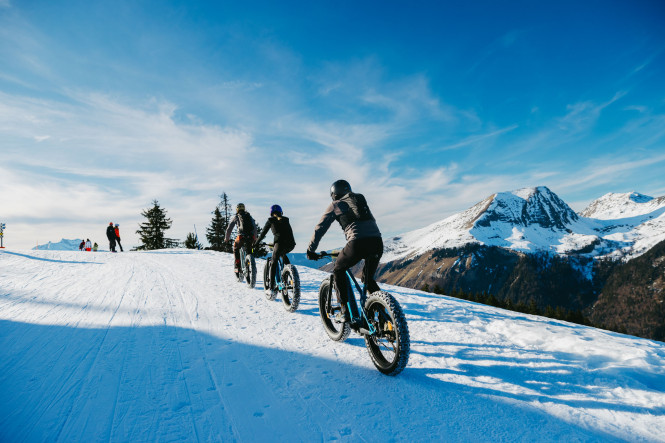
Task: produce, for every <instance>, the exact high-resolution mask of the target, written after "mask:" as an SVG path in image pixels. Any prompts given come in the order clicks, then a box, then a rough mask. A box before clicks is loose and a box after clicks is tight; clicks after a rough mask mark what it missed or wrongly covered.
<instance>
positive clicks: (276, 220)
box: [269, 216, 296, 246]
mask: <svg viewBox="0 0 665 443" xmlns="http://www.w3.org/2000/svg"><path fill="white" fill-rule="evenodd" d="M269 223H270V229H271V231H272V233H273V236H274V242H275V243H280V244H284V245H290V246H295V245H296V241H295V238H294V236H293V229H291V223H290V222H289V218H288V217H284V216H280V217H276V216H272V217H270V219H269Z"/></svg>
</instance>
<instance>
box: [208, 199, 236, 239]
mask: <svg viewBox="0 0 665 443" xmlns="http://www.w3.org/2000/svg"><path fill="white" fill-rule="evenodd" d="M219 197H220V199H221V201H220V203H219V205H217V207H216V208H215V210H214V211H213V212H212V214H213V217H212V221H211V222H210V227H208V228H207V229H206V238H207V239H208V242H209V243H210V249H212V250H214V251H221V252H233V243H232V242H231V241H230V240H229V241H228V242H225V241H224V236H225V235H226V228H227V227H228V226H229V223H230V222H231V216H232V212H231V202H230V201H229V196H228V195H227V194H226V192H222V195H220V196H219Z"/></svg>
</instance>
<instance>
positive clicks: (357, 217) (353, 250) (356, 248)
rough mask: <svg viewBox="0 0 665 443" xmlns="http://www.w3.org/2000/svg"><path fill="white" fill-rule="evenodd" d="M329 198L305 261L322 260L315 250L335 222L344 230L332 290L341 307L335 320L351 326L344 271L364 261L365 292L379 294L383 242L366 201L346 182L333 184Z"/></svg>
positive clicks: (315, 229) (341, 181)
mask: <svg viewBox="0 0 665 443" xmlns="http://www.w3.org/2000/svg"><path fill="white" fill-rule="evenodd" d="M330 197H331V198H332V200H333V201H332V203H330V205H328V208H326V210H325V212H324V213H323V216H322V217H321V220H320V221H319V224H318V225H316V228H314V235H313V236H312V240H311V241H310V243H309V246H308V247H307V258H308V259H310V260H318V259H319V258H321V257H320V256H319V255H318V254H317V253H316V248H317V247H318V246H319V242H320V241H321V239H322V238H323V236H324V235H325V233H326V232H327V231H328V228H330V225H331V224H332V223H333V222H334V221H335V220H337V221H338V222H339V224H340V226H341V227H342V229H343V230H344V235H345V236H346V242H347V243H346V245H345V246H344V249H342V251H341V252H340V253H339V256H338V257H337V260H336V261H335V267H334V269H333V275H334V276H335V289H336V290H337V297H338V298H339V302H340V305H341V312H339V313H338V314H337V316H338V317H337V320H338V321H345V322H349V323H350V316H349V311H348V308H347V303H348V298H349V292H348V291H349V288H348V284H349V283H348V281H349V280H348V278H347V277H346V270H347V269H349V268H351V267H352V266H354V265H355V264H357V263H359V262H360V260H363V259H364V260H365V269H364V271H363V275H364V276H365V278H366V279H367V281H366V282H365V283H366V284H367V290H368V291H369V293H370V294H371V293H372V292H376V291H378V290H379V285H377V284H376V281H375V280H374V274H375V273H376V269H377V268H378V266H379V260H380V259H381V256H382V255H383V239H382V238H381V232H380V231H379V227H378V226H377V224H376V220H375V219H374V216H373V215H372V212H371V211H370V210H369V206H368V205H367V201H366V200H365V197H364V196H363V195H362V194H356V193H354V192H352V191H351V185H350V184H349V182H347V181H346V180H337V181H336V182H335V183H333V184H332V186H331V187H330ZM351 327H352V328H353V327H354V325H353V324H351Z"/></svg>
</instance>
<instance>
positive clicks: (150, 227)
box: [136, 200, 178, 250]
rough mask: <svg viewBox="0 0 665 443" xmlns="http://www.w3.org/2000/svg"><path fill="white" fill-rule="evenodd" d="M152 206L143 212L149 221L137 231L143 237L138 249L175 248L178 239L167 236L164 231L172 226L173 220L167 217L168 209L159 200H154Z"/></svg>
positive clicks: (142, 224)
mask: <svg viewBox="0 0 665 443" xmlns="http://www.w3.org/2000/svg"><path fill="white" fill-rule="evenodd" d="M152 204H153V206H152V208H150V209H145V210H143V211H142V212H141V215H143V216H144V217H145V218H147V219H148V221H147V222H145V223H141V224H140V225H139V227H140V229H139V230H137V231H136V233H137V234H139V237H141V243H142V244H141V246H139V247H137V248H136V249H138V250H153V249H165V248H174V247H176V246H177V245H178V240H176V239H172V238H167V237H165V235H164V233H165V231H166V230H167V229H169V228H170V227H171V223H173V221H172V220H171V219H170V218H166V209H163V208H161V207H160V206H159V202H158V201H157V200H153V201H152Z"/></svg>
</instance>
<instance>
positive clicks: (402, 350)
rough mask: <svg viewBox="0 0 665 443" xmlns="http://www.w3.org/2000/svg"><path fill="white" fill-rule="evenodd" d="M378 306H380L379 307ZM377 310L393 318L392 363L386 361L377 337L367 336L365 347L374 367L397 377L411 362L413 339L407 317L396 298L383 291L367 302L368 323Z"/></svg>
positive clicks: (375, 293) (369, 298)
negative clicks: (394, 343) (394, 347)
mask: <svg viewBox="0 0 665 443" xmlns="http://www.w3.org/2000/svg"><path fill="white" fill-rule="evenodd" d="M377 305H378V306H377ZM376 308H379V309H381V308H382V309H383V310H384V312H385V313H386V314H388V316H389V317H390V318H391V320H392V323H393V328H394V330H395V342H396V350H395V356H394V358H393V359H392V361H389V360H388V359H386V357H385V356H384V355H383V353H382V352H381V347H380V346H379V345H378V344H377V337H376V336H373V335H365V345H366V346H367V351H368V352H369V355H370V357H371V358H372V362H373V363H374V366H376V368H377V369H378V370H379V371H380V372H381V373H383V374H386V375H392V376H394V375H397V374H399V373H400V372H402V371H403V370H404V368H405V367H406V365H407V363H408V362H409V352H410V350H411V339H410V337H409V327H408V325H407V323H406V317H405V316H404V312H403V311H402V307H401V306H400V305H399V303H398V302H397V300H395V297H393V296H392V295H391V294H389V293H387V292H383V291H377V292H374V293H372V294H371V295H370V296H369V297H368V298H367V301H366V302H365V312H366V314H367V316H368V321H370V322H372V321H373V319H372V317H373V312H374V311H375V309H376Z"/></svg>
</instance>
